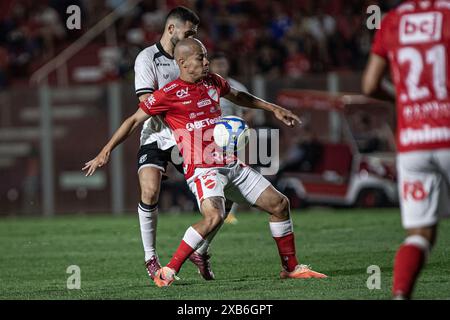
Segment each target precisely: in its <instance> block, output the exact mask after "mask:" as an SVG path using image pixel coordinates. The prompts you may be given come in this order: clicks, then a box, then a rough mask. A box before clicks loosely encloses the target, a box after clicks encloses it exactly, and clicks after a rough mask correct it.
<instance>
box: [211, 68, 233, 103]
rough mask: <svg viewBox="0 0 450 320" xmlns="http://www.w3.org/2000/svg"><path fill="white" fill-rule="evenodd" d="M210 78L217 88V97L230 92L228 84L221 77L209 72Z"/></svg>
mask: <svg viewBox="0 0 450 320" xmlns="http://www.w3.org/2000/svg"><path fill="white" fill-rule="evenodd" d="M211 78H212V80H213V82H214V85H215V86H216V87H217V89H218V90H219V97H223V96H226V95H227V94H228V93H229V92H230V84H229V83H228V81H227V80H225V79H224V78H223V77H221V76H219V75H218V74H216V73H211Z"/></svg>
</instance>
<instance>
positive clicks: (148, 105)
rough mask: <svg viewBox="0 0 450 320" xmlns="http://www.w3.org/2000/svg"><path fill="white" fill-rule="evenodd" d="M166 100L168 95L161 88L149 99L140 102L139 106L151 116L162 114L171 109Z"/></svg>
mask: <svg viewBox="0 0 450 320" xmlns="http://www.w3.org/2000/svg"><path fill="white" fill-rule="evenodd" d="M166 100H167V99H166V95H165V94H164V93H163V92H161V91H160V90H156V91H155V92H153V93H152V94H151V95H149V96H148V97H147V99H145V100H144V101H142V102H140V103H139V108H141V109H142V110H143V111H144V112H145V113H146V114H148V115H149V116H156V115H160V114H163V113H165V112H167V111H168V110H169V109H170V107H169V104H168V103H167V101H166Z"/></svg>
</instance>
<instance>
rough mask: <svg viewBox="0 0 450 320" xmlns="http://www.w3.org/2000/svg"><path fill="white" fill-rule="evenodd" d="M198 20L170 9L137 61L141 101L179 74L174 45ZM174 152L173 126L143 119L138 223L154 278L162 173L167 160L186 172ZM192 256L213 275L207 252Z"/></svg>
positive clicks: (192, 30)
mask: <svg viewBox="0 0 450 320" xmlns="http://www.w3.org/2000/svg"><path fill="white" fill-rule="evenodd" d="M199 23H200V19H199V18H198V16H197V15H196V14H195V13H194V12H193V11H191V10H190V9H188V8H186V7H181V6H180V7H176V8H174V9H172V10H171V11H170V12H169V14H168V15H167V18H166V21H165V27H164V33H163V35H162V36H161V39H160V41H159V42H158V43H156V44H154V45H152V46H150V47H147V48H146V49H144V50H142V51H141V52H140V53H139V55H138V56H137V58H136V61H135V66H134V71H135V88H136V95H137V96H138V97H139V100H140V101H145V100H146V99H147V98H148V96H149V95H150V94H151V93H153V92H154V91H155V90H158V89H159V88H162V87H164V86H165V85H166V84H167V83H169V82H171V81H173V80H175V79H176V78H178V76H179V68H178V66H177V64H176V62H175V60H174V57H173V53H174V48H175V45H176V44H177V42H178V41H180V40H182V39H185V38H188V37H192V36H194V35H196V33H197V27H198V24H199ZM173 149H175V150H173ZM172 154H173V155H175V156H177V155H178V154H179V152H178V149H177V147H176V143H175V140H174V138H173V136H172V132H171V130H170V129H169V128H168V127H167V125H166V124H165V123H164V121H163V120H161V118H160V117H159V116H156V117H151V118H150V119H148V120H147V121H146V122H145V123H144V125H143V128H142V131H141V138H140V149H139V152H138V157H137V160H138V175H139V184H140V188H141V201H140V203H139V206H138V213H139V223H140V228H141V236H142V244H143V246H144V252H145V266H146V268H147V272H148V274H149V276H150V277H151V278H152V279H153V276H154V274H155V273H156V271H157V270H158V269H160V264H159V259H158V255H157V253H156V227H157V220H158V198H159V193H160V187H161V179H162V174H163V173H164V172H165V171H166V167H167V164H168V162H171V163H172V164H174V166H175V167H176V168H177V170H178V171H180V172H181V173H182V172H183V171H182V170H183V169H182V163H181V161H175V163H174V161H173V158H172V156H171V155H172ZM176 163H178V164H176ZM205 245H206V246H207V245H208V244H207V243H205ZM203 247H204V246H203ZM190 260H191V261H192V262H193V263H194V264H195V265H196V266H197V267H198V269H199V272H200V274H201V275H202V277H203V278H204V279H206V280H211V279H214V274H213V273H212V271H211V267H210V263H209V255H208V253H207V252H205V253H203V254H200V253H198V252H194V253H193V254H192V255H191V257H190Z"/></svg>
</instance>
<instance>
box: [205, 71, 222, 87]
mask: <svg viewBox="0 0 450 320" xmlns="http://www.w3.org/2000/svg"><path fill="white" fill-rule="evenodd" d="M203 81H204V82H205V83H207V84H209V85H215V86H221V85H222V84H223V83H228V81H227V80H226V79H225V78H224V77H222V76H221V75H219V74H217V73H212V72H210V73H208V74H207V75H206V76H205V78H204V79H203Z"/></svg>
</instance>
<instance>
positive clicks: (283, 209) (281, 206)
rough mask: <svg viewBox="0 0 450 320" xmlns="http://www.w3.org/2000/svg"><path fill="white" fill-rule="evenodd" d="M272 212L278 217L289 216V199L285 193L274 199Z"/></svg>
mask: <svg viewBox="0 0 450 320" xmlns="http://www.w3.org/2000/svg"><path fill="white" fill-rule="evenodd" d="M272 214H273V215H275V216H277V217H279V218H287V217H288V216H289V199H288V198H287V197H286V196H285V195H281V196H280V197H279V198H278V199H276V201H274V204H273V211H272Z"/></svg>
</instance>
